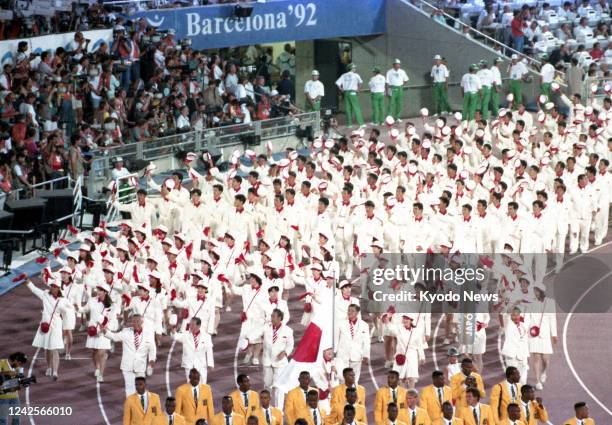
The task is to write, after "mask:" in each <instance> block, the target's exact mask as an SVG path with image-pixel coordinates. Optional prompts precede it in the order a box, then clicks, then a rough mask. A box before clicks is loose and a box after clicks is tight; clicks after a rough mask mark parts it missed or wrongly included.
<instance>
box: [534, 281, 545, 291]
mask: <svg viewBox="0 0 612 425" xmlns="http://www.w3.org/2000/svg"><path fill="white" fill-rule="evenodd" d="M533 288H534V289H535V288H537V289H539V290H541V291H542V292H546V286H545V285H544V283H542V282H537V283H535V284H534V285H533Z"/></svg>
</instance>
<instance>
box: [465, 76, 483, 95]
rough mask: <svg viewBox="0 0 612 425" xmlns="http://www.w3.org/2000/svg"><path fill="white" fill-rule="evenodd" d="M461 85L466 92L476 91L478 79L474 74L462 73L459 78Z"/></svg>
mask: <svg viewBox="0 0 612 425" xmlns="http://www.w3.org/2000/svg"><path fill="white" fill-rule="evenodd" d="M461 87H463V91H464V92H466V93H478V90H480V79H479V78H478V76H477V75H476V74H464V75H463V77H462V78H461Z"/></svg>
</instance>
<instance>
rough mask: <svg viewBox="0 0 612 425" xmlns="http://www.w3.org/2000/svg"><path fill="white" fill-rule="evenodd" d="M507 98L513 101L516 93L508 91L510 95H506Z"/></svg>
mask: <svg viewBox="0 0 612 425" xmlns="http://www.w3.org/2000/svg"><path fill="white" fill-rule="evenodd" d="M506 100H507V101H508V102H512V101H513V100H514V94H512V93H508V96H506Z"/></svg>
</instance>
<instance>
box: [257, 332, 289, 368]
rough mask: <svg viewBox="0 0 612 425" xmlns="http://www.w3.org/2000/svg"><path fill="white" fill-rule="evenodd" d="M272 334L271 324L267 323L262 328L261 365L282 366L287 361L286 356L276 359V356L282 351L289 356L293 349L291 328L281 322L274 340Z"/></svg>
mask: <svg viewBox="0 0 612 425" xmlns="http://www.w3.org/2000/svg"><path fill="white" fill-rule="evenodd" d="M273 335H274V331H273V329H272V324H267V325H266V327H265V328H264V336H263V356H262V358H261V361H262V365H263V366H271V367H283V366H285V365H286V364H287V363H288V362H289V361H288V359H287V357H284V358H283V359H281V360H278V359H277V358H276V357H277V356H278V355H279V354H280V353H283V352H284V353H286V354H287V356H289V355H290V354H291V352H292V351H293V344H294V341H293V329H291V328H290V327H289V326H287V325H284V324H281V326H280V328H278V331H277V334H276V342H273Z"/></svg>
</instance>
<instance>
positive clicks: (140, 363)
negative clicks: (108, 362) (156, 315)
mask: <svg viewBox="0 0 612 425" xmlns="http://www.w3.org/2000/svg"><path fill="white" fill-rule="evenodd" d="M140 335H141V337H140V344H139V345H138V349H136V345H135V341H134V328H124V329H123V330H121V331H120V332H110V331H107V332H106V333H105V334H104V336H106V337H107V338H109V339H110V340H112V341H115V342H121V343H122V345H123V354H122V355H121V370H124V371H128V372H134V373H137V374H140V373H145V371H146V370H147V364H148V362H150V361H151V362H154V361H155V360H156V359H157V348H156V346H155V335H154V334H153V331H151V330H147V329H143V330H142V333H141V334H140Z"/></svg>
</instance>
